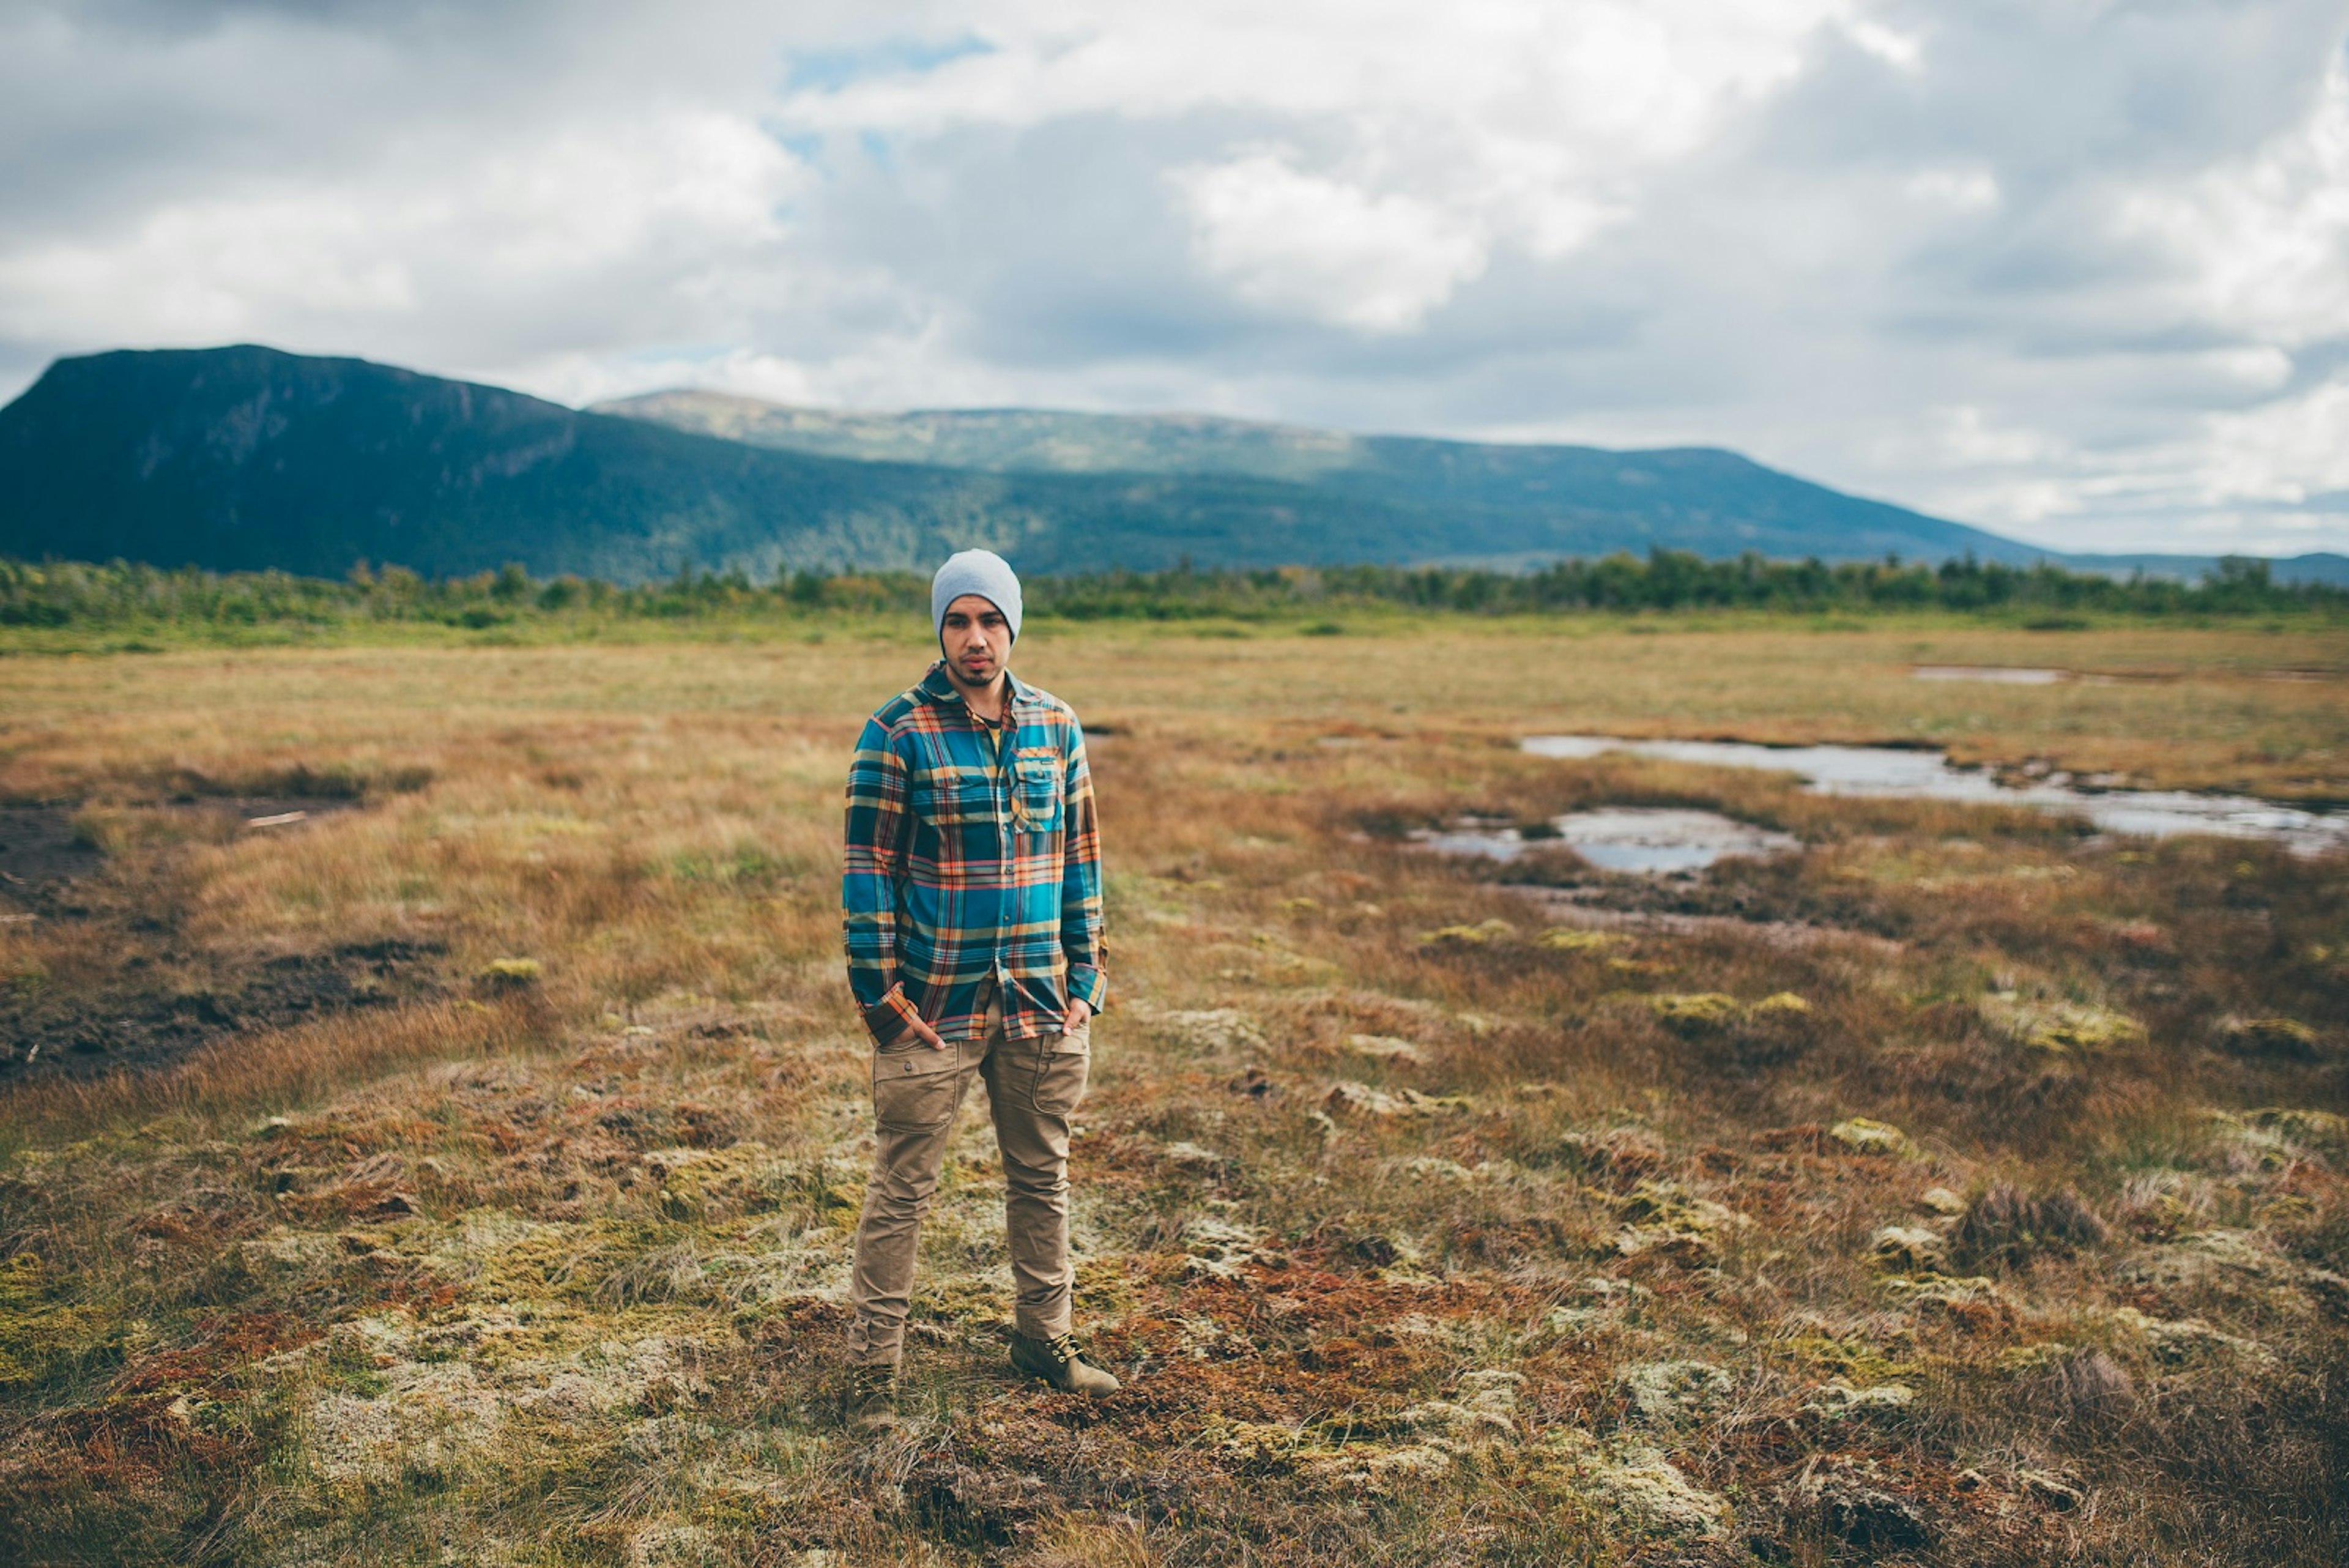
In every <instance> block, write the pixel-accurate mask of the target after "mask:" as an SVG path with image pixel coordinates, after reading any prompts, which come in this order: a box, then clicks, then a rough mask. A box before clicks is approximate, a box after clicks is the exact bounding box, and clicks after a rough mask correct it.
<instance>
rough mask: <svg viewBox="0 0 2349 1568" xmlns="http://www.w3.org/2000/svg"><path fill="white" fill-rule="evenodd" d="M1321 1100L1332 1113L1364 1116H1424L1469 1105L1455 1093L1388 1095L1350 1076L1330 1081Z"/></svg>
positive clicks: (1456, 1109) (1417, 1092) (1412, 1091)
mask: <svg viewBox="0 0 2349 1568" xmlns="http://www.w3.org/2000/svg"><path fill="white" fill-rule="evenodd" d="M1321 1104H1322V1106H1323V1108H1324V1109H1326V1110H1328V1111H1330V1112H1332V1113H1337V1114H1342V1115H1347V1116H1435V1115H1438V1114H1441V1113H1443V1112H1445V1111H1463V1110H1466V1109H1467V1108H1468V1101H1467V1100H1466V1099H1465V1098H1464V1097H1463V1096H1458V1095H1423V1094H1421V1093H1420V1092H1419V1091H1418V1090H1417V1089H1405V1090H1403V1091H1402V1093H1401V1094H1396V1095H1390V1094H1387V1093H1386V1092H1385V1091H1383V1090H1380V1089H1373V1088H1371V1086H1370V1085H1368V1084H1357V1083H1354V1082H1352V1081H1351V1080H1350V1079H1349V1080H1341V1081H1340V1082H1338V1083H1335V1084H1332V1085H1330V1093H1329V1094H1328V1095H1327V1096H1324V1097H1323V1099H1322V1101H1321Z"/></svg>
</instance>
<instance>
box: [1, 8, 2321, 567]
mask: <svg viewBox="0 0 2349 1568" xmlns="http://www.w3.org/2000/svg"><path fill="white" fill-rule="evenodd" d="M2344 37H2349V0H2136V3H2126V0H1942V3H1939V4H1928V3H1919V0H1444V3H1441V4H1430V3H1429V0H1396V3H1390V0H1228V3H1227V0H1146V3H1140V4H1122V3H1115V0H961V3H959V4H951V5H947V4H939V5H883V4H870V3H867V4H843V5H831V4H828V3H824V0H794V3H792V4H789V5H777V4H773V3H772V0H769V3H766V4H747V3H745V4H736V3H730V0H708V3H701V4H695V3H688V0H678V3H673V4H670V5H658V6H655V5H643V4H636V3H626V4H623V3H616V0H509V3H498V0H459V3H453V4H449V5H432V4H420V3H413V0H308V3H298V0H282V3H275V4H264V3H258V0H255V3H247V4H214V3H209V0H90V3H88V4H80V5H71V4H60V3H52V0H0V147H5V149H6V151H5V156H0V397H7V396H14V395H15V393H16V391H18V390H20V389H22V388H23V387H24V386H26V385H27V384H29V383H30V381H31V380H32V379H33V378H34V377H36V375H38V374H39V372H40V369H41V368H42V366H43V365H45V364H46V363H47V361H48V360H49V359H50V358H52V357H54V356H56V355H59V354H73V353H83V352H88V351H90V350H93V349H99V348H117V347H125V346H137V347H152V346H165V345H201V344H216V343H227V342H238V341H258V342H264V343H270V344H274V345H277V346H279V347H282V348H290V349H296V350H301V351H306V352H316V353H347V354H359V355H364V356H366V357H368V358H377V359H384V360H388V361H392V362H395V363H399V364H404V365H409V366H414V367H417V368H419V369H428V370H432V371H437V372H440V373H444V374H451V375H460V376H466V377H471V378H474V379H482V380H488V381H494V382H499V383H502V384H505V385H510V386H518V387H522V388H524V389H530V390H533V391H536V392H539V393H542V394H543V395H546V396H550V397H554V398H558V399H561V400H564V401H566V402H582V401H585V400H592V399H595V398H601V397H608V396H613V395H616V394H619V393H624V392H630V391H640V390H647V389H652V388H657V387H666V386H677V385H701V386H709V387H717V388H725V389H735V390H740V391H745V392H750V393H754V394H758V395H761V396H766V397H771V398H776V399H780V400H788V401H793V402H806V403H818V404H830V405H852V406H858V407H872V408H905V407H941V406H954V405H998V406H999V405H1003V404H1013V403H1017V404H1031V405H1047V406H1057V407H1069V408H1083V409H1100V410H1174V409H1185V410H1210V411H1215V412H1221V413H1228V414H1237V415H1244V416H1250V417H1260V418H1267V419H1277V420H1285V421H1295V422H1299V423H1309V424H1326V425H1335V426H1340V427H1343V428H1347V429H1351V430H1358V431H1412V432H1426V433H1434V434H1450V435H1462V436H1479V437H1490V438H1500V439H1511V440H1517V439H1528V440H1565V441H1594V442H1599V443H1602V444H1608V445H1665V444H1672V445H1678V444H1697V443H1702V444H1713V445H1723V446H1731V447H1735V448H1737V449H1739V450H1741V451H1744V452H1748V453H1750V454H1752V455H1753V456H1754V457H1756V458H1759V459H1761V460H1762V461H1764V462H1770V463H1773V464H1775V465H1777V466H1780V467H1784V468H1788V469H1792V470H1794V471H1795V472H1801V473H1803V474H1806V475H1807V476H1810V477H1813V478H1816V479H1819V480H1822V481H1824V482H1826V483H1832V484H1836V485H1838V486H1841V487H1844V488H1847V489H1851V490H1856V491H1859V492H1862V493H1868V494H1873V495H1878V496H1883V497H1886V498H1888V499H1891V500H1896V501H1899V502H1902V503H1904V504H1909V505H1913V506H1917V507H1920V508H1922V509H1924V510H1927V511H1930V512H1935V513H1938V514H1942V515H1946V516H1951V517H1956V518H1960V519H1961V520H1964V521H1967V522H1971V523H1976V524H1982V525H1984V526H1988V527H1992V528H1995V529H1998V530H2000V531H2002V532H2005V533H2009V534H2012V535H2017V536H2020V537H2023V538H2026V539H2030V540H2033V541H2037V542H2041V543H2045V544H2049V545H2054V546H2057V547H2059V548H2064V549H2073V550H2080V549H2113V550H2118V549H2178V550H2188V551H2194V552H2198V553H2199V552H2208V551H2218V550H2225V549H2251V550H2258V551H2261V552H2269V553H2297V552H2299V551H2302V550H2308V549H2335V550H2342V549H2349V53H2344Z"/></svg>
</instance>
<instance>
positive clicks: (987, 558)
mask: <svg viewBox="0 0 2349 1568" xmlns="http://www.w3.org/2000/svg"><path fill="white" fill-rule="evenodd" d="M965 594H977V595H978V597H981V598H983V599H985V600H987V602H988V603H989V604H991V605H993V606H994V607H996V608H997V609H999V610H1001V611H1002V612H1003V618H1004V620H1005V621H1006V622H1007V623H1009V626H1010V628H1011V640H1012V641H1014V642H1017V641H1019V577H1018V576H1015V575H1014V574H1013V572H1012V570H1011V563H1010V562H1009V561H1007V560H1005V559H1004V558H1003V557H1002V556H999V555H997V554H996V553H995V552H994V551H992V550H964V551H960V552H958V553H957V554H955V555H952V556H947V564H946V565H945V566H940V567H939V568H938V575H937V576H935V577H932V578H931V579H930V630H931V632H932V633H933V634H934V635H936V636H938V637H941V638H943V637H944V636H945V635H946V630H947V606H948V605H950V604H952V603H954V602H955V600H957V599H958V598H960V597H963V595H965Z"/></svg>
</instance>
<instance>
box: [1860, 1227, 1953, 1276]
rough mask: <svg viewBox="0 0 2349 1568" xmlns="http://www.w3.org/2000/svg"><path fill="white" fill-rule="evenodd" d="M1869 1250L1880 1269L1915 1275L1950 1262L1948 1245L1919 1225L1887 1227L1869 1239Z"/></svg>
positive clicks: (1937, 1235)
mask: <svg viewBox="0 0 2349 1568" xmlns="http://www.w3.org/2000/svg"><path fill="white" fill-rule="evenodd" d="M1868 1256H1870V1257H1872V1258H1874V1259H1875V1260H1876V1262H1877V1263H1878V1265H1879V1266H1881V1267H1884V1268H1888V1269H1899V1270H1900V1271H1902V1272H1905V1273H1916V1272H1922V1271H1924V1270H1929V1269H1930V1270H1938V1269H1940V1266H1941V1265H1942V1264H1943V1263H1945V1262H1949V1258H1950V1244H1949V1243H1948V1242H1947V1241H1942V1240H1941V1237H1940V1232H1939V1231H1928V1230H1926V1229H1925V1228H1924V1227H1923V1226H1921V1225H1887V1226H1885V1227H1884V1228H1883V1229H1881V1230H1879V1231H1877V1232H1876V1234H1875V1235H1873V1236H1870V1237H1869V1238H1868Z"/></svg>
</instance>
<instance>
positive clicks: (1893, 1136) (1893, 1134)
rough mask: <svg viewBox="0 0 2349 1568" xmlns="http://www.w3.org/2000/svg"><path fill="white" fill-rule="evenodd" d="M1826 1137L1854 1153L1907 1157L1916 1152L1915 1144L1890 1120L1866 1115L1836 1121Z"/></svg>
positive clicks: (1828, 1129)
mask: <svg viewBox="0 0 2349 1568" xmlns="http://www.w3.org/2000/svg"><path fill="white" fill-rule="evenodd" d="M1827 1137H1831V1138H1833V1139H1835V1140H1836V1142H1837V1143H1839V1144H1841V1145H1843V1147H1846V1148H1847V1149H1849V1150H1851V1151H1852V1153H1854V1154H1883V1155H1895V1156H1899V1157H1901V1158H1912V1157H1914V1156H1915V1155H1916V1154H1917V1153H1918V1148H1917V1146H1916V1144H1914V1143H1913V1142H1911V1141H1910V1140H1909V1135H1908V1134H1907V1133H1905V1132H1902V1131H1901V1130H1900V1129H1899V1127H1894V1126H1893V1125H1892V1124H1891V1123H1890V1122H1879V1121H1873V1120H1870V1119H1869V1118H1868V1117H1867V1116H1853V1117H1851V1118H1850V1119H1849V1120H1847V1121H1840V1122H1837V1123H1836V1125H1835V1126H1833V1127H1829V1128H1827Z"/></svg>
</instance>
